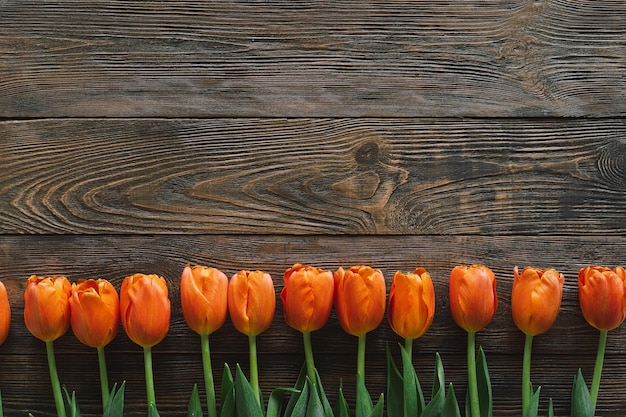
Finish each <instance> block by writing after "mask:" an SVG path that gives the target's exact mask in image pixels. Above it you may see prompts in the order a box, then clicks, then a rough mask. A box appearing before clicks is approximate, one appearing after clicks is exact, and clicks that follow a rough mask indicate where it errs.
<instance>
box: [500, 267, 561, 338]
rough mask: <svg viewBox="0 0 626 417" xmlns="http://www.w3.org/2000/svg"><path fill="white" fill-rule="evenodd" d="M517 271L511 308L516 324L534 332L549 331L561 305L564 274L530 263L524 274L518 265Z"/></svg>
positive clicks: (527, 332)
mask: <svg viewBox="0 0 626 417" xmlns="http://www.w3.org/2000/svg"><path fill="white" fill-rule="evenodd" d="M513 275H514V280H513V290H512V293H511V310H512V312H513V321H514V322H515V325H517V327H518V328H519V329H520V330H521V331H522V332H524V333H525V334H527V335H531V336H536V335H538V334H542V333H545V332H547V331H548V330H549V329H550V327H552V325H553V324H554V321H555V320H556V317H557V316H558V314H559V309H560V308H561V296H562V294H563V282H564V278H563V274H560V273H558V272H557V271H556V270H554V269H546V270H543V269H535V268H531V267H526V268H524V269H523V270H522V273H521V275H520V274H518V269H517V267H515V268H514V269H513Z"/></svg>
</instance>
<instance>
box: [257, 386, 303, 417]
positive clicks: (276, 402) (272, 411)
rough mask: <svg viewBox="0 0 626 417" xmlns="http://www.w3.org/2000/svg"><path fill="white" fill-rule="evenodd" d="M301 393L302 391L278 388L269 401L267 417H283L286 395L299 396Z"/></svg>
mask: <svg viewBox="0 0 626 417" xmlns="http://www.w3.org/2000/svg"><path fill="white" fill-rule="evenodd" d="M299 392H300V391H298V390H297V389H295V388H276V389H275V390H273V391H272V393H271V394H270V398H269V401H268V402H267V411H266V412H265V417H279V416H280V415H281V411H282V403H283V398H284V397H285V394H297V393H299ZM285 417H286V416H285Z"/></svg>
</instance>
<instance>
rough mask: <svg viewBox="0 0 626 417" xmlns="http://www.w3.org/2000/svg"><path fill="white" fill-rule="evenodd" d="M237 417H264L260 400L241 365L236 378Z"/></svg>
mask: <svg viewBox="0 0 626 417" xmlns="http://www.w3.org/2000/svg"><path fill="white" fill-rule="evenodd" d="M235 415H236V417H263V410H262V409H261V404H260V403H259V398H258V397H257V396H256V394H255V393H254V390H253V389H252V386H251V385H250V382H248V380H247V379H246V376H245V375H244V374H243V371H242V370H241V367H240V366H239V364H237V371H236V377H235Z"/></svg>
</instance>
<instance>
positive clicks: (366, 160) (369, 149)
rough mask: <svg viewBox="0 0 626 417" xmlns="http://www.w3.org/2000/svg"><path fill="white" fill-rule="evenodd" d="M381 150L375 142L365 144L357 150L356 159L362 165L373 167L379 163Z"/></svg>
mask: <svg viewBox="0 0 626 417" xmlns="http://www.w3.org/2000/svg"><path fill="white" fill-rule="evenodd" d="M379 153H380V148H379V146H378V144H377V143H376V142H374V141H368V142H365V143H364V144H363V145H361V146H360V147H359V149H357V151H356V154H355V156H354V159H355V160H356V162H357V163H358V164H360V165H373V164H375V163H376V162H378V154H379Z"/></svg>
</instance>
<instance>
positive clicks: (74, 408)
mask: <svg viewBox="0 0 626 417" xmlns="http://www.w3.org/2000/svg"><path fill="white" fill-rule="evenodd" d="M63 391H64V392H65V400H66V402H67V403H66V404H65V412H66V413H67V416H68V417H82V414H81V412H80V408H78V402H77V401H76V392H75V391H72V395H71V396H70V393H69V392H67V389H66V388H65V387H63Z"/></svg>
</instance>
